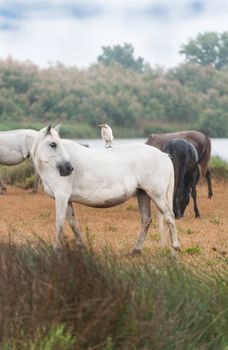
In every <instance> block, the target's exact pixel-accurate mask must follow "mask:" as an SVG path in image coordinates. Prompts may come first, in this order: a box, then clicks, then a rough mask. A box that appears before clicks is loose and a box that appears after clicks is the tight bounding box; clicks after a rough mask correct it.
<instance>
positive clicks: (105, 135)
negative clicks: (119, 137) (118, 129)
mask: <svg viewBox="0 0 228 350" xmlns="http://www.w3.org/2000/svg"><path fill="white" fill-rule="evenodd" d="M99 126H100V127H101V137H102V140H103V141H104V142H105V148H111V147H112V141H113V134H112V129H111V128H110V126H109V125H108V124H99Z"/></svg>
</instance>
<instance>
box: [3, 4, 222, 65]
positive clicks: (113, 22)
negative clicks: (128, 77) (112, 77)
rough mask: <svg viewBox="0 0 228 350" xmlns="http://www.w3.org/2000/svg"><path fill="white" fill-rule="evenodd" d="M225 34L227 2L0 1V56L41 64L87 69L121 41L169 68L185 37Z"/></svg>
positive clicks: (179, 58)
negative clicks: (209, 33)
mask: <svg viewBox="0 0 228 350" xmlns="http://www.w3.org/2000/svg"><path fill="white" fill-rule="evenodd" d="M227 30H228V1H227V0H123V1H121V0H81V1H79V0H40V1H38V0H0V58H1V59H4V58H6V57H8V56H11V57H12V58H14V59H18V60H27V59H29V60H31V61H33V62H35V63H36V64H38V65H40V66H47V65H48V64H49V63H55V62H56V61H59V62H62V63H64V64H65V65H76V66H78V67H79V68H82V67H83V68H84V67H88V66H89V65H90V64H91V63H94V62H96V59H97V56H98V55H99V54H101V53H102V49H101V47H102V46H107V45H111V46H113V45H117V44H120V45H123V44H124V43H125V42H126V43H131V44H132V45H133V47H134V48H135V57H138V56H142V57H143V58H144V59H145V61H146V62H148V63H150V65H151V66H152V67H154V66H156V65H159V66H163V67H173V66H176V65H177V64H179V63H180V62H182V61H183V59H184V57H183V56H181V55H180V54H179V49H180V45H181V44H183V43H186V42H187V40H188V39H189V38H190V37H193V38H194V37H195V36H196V35H197V34H198V33H199V32H201V33H202V32H205V31H217V32H223V31H227Z"/></svg>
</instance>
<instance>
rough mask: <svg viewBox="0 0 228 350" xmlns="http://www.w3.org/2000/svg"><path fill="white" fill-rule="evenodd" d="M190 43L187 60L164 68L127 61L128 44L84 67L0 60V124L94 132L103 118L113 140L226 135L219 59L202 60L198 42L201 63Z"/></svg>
mask: <svg viewBox="0 0 228 350" xmlns="http://www.w3.org/2000/svg"><path fill="white" fill-rule="evenodd" d="M209 34H210V33H207V35H208V36H209V39H210V41H211V40H212V38H211V35H209ZM205 35H206V34H205ZM207 35H206V38H207ZM223 37H224V38H225V39H226V36H225V35H224V36H223ZM206 38H205V37H203V43H205V40H206ZM200 39H202V35H201V37H199V36H198V37H197V38H196V39H195V44H196V43H198V51H200V45H199V42H200ZM218 39H219V42H220V45H221V37H218ZM225 39H224V40H225ZM193 42H194V40H193V39H191V40H190V41H189V43H188V44H186V45H185V46H182V48H181V52H182V54H185V57H186V63H184V64H181V65H179V66H177V67H175V68H172V69H168V70H165V69H163V68H161V67H156V68H151V67H150V65H148V64H146V63H145V62H144V60H143V58H141V57H139V58H134V48H133V47H132V45H130V44H125V45H124V46H120V45H117V46H114V47H104V48H103V54H102V55H100V56H99V57H98V59H97V62H96V63H95V64H93V65H91V66H90V67H89V68H88V69H83V70H80V69H78V68H77V67H76V66H73V67H66V66H64V65H63V64H61V63H56V64H54V65H50V66H49V67H48V68H44V69H41V68H39V67H37V66H36V65H34V64H33V63H32V62H18V61H15V60H13V59H11V58H8V59H6V60H1V61H0V129H1V130H3V129H7V128H14V127H15V128H16V127H22V126H23V127H35V128H39V127H42V126H44V125H45V124H46V123H47V122H52V123H54V124H55V123H57V122H62V123H63V129H62V130H63V134H64V135H67V136H70V137H96V136H98V135H99V128H98V124H100V123H102V122H106V123H108V124H110V125H111V126H112V128H113V129H114V133H115V134H116V136H117V137H124V136H126V137H131V136H132V137H136V136H138V137H147V136H148V135H149V134H150V133H152V132H159V131H165V132H166V131H174V130H181V129H186V128H192V129H193V128H194V129H197V130H201V131H203V132H205V133H207V134H208V135H209V136H211V137H228V68H227V65H226V60H225V59H224V60H223V64H222V63H221V62H222V59H220V61H219V60H218V59H217V60H214V61H212V58H211V61H210V62H209V63H208V60H207V61H205V62H204V61H203V60H202V53H205V52H206V50H205V48H204V47H203V46H202V52H201V55H200V57H201V61H200V62H199V60H198V61H197V59H193V58H194V52H196V55H197V50H195V47H194V45H193ZM226 45H227V44H226V41H225V43H224V46H225V47H226ZM192 47H193V52H191V48H192ZM211 48H213V45H212V44H211ZM189 50H190V51H189ZM208 50H209V49H208ZM220 51H221V52H225V50H223V51H222V50H221V49H220ZM220 51H219V50H218V49H217V50H216V52H217V53H219V52H220ZM205 55H206V57H208V55H209V53H208V52H206V54H205ZM220 56H221V53H220ZM211 57H212V56H211ZM213 57H214V56H213ZM216 62H217V66H216Z"/></svg>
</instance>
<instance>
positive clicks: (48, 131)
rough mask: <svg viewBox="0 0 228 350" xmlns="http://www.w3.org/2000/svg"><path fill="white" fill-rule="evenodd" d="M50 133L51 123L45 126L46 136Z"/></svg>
mask: <svg viewBox="0 0 228 350" xmlns="http://www.w3.org/2000/svg"><path fill="white" fill-rule="evenodd" d="M50 131H51V123H50V124H49V125H48V126H47V128H46V130H45V133H46V135H48V134H50Z"/></svg>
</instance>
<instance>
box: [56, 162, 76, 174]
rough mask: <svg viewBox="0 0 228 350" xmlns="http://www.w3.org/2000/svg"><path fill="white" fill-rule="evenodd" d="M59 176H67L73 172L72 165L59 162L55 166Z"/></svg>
mask: <svg viewBox="0 0 228 350" xmlns="http://www.w3.org/2000/svg"><path fill="white" fill-rule="evenodd" d="M57 169H58V170H59V175H60V176H69V175H70V174H71V173H72V171H73V170H74V168H73V166H72V164H71V163H70V162H68V161H64V162H61V163H59V164H58V165H57Z"/></svg>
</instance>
